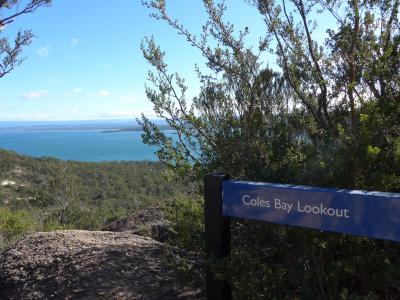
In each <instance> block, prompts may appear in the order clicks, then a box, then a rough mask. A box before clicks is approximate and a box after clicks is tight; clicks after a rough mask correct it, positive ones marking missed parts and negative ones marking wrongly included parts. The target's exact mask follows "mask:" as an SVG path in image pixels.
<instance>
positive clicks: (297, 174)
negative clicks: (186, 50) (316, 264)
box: [141, 0, 400, 191]
mask: <svg viewBox="0 0 400 300" xmlns="http://www.w3.org/2000/svg"><path fill="white" fill-rule="evenodd" d="M247 2H249V3H250V4H252V5H255V6H257V8H258V10H259V11H260V13H261V14H262V16H263V17H264V19H265V23H266V35H265V36H263V37H261V38H260V42H259V45H257V46H258V47H257V48H255V47H254V48H253V47H251V46H248V45H246V42H245V38H246V36H247V34H248V28H247V27H246V28H244V29H243V30H241V31H238V32H235V30H234V26H233V25H232V24H230V23H229V22H225V21H224V20H223V14H224V11H225V9H226V7H225V6H224V4H223V2H222V3H217V4H215V3H214V1H204V7H205V9H206V11H207V13H208V16H209V19H208V21H207V23H206V24H205V26H204V27H203V32H202V34H201V35H200V36H195V35H194V34H192V33H190V32H188V31H187V30H186V29H185V28H184V27H183V26H182V25H181V24H180V23H179V22H178V21H177V20H173V19H172V18H171V17H170V16H169V15H168V14H167V4H166V3H165V2H164V1H162V2H159V1H145V2H144V4H145V5H146V6H147V7H149V8H151V9H153V10H154V13H153V14H152V16H153V17H155V18H156V19H159V20H164V21H166V22H167V23H168V24H169V25H170V26H171V27H172V28H173V29H175V30H176V32H177V33H178V34H180V35H183V36H184V37H185V38H186V39H187V41H188V42H189V43H190V44H191V45H192V46H193V47H195V48H197V49H198V50H199V51H200V53H201V54H202V55H203V56H204V57H205V59H206V61H207V67H208V68H209V70H210V73H209V74H202V73H201V72H200V71H199V69H197V70H196V71H197V74H198V77H199V80H200V82H201V93H200V95H199V96H198V97H196V98H195V99H193V104H191V105H188V104H187V99H186V96H185V92H186V89H187V87H186V86H185V81H184V79H183V78H181V77H180V76H179V75H178V74H173V73H172V74H171V73H169V72H168V68H167V64H166V63H165V61H164V55H165V54H164V53H163V52H162V51H161V49H160V47H158V46H157V45H156V43H155V41H154V39H146V40H145V41H144V43H143V44H142V50H143V53H144V56H145V58H146V59H147V60H148V61H149V63H150V64H151V65H152V66H153V67H154V69H155V72H151V73H150V74H149V79H150V81H151V82H152V83H153V86H154V87H155V88H153V87H147V88H146V92H147V96H148V98H149V99H150V100H151V101H152V102H153V104H154V108H155V112H156V113H157V115H158V116H160V117H162V118H164V119H165V120H166V121H167V123H168V124H169V125H170V126H171V127H172V128H174V129H175V130H176V131H177V136H178V141H177V142H176V143H174V142H173V140H172V139H171V138H169V137H167V136H165V135H164V134H163V132H162V131H161V130H159V129H158V128H157V126H155V125H154V124H152V123H151V122H150V121H149V120H148V119H146V117H145V116H143V118H142V121H141V123H142V125H143V128H144V130H145V133H146V135H145V136H144V140H145V142H147V143H150V144H153V145H158V146H159V149H160V150H159V151H158V155H159V157H160V159H161V160H162V161H163V162H165V163H166V164H168V165H169V166H170V167H172V169H173V170H174V172H175V174H180V175H182V176H180V177H181V178H184V179H189V180H190V179H193V178H197V179H199V178H201V176H202V174H204V172H209V171H217V170H218V171H225V172H228V173H230V174H231V175H232V176H235V177H238V178H241V177H243V178H247V179H263V180H275V181H277V180H279V181H281V182H299V183H303V184H318V185H326V186H337V187H347V188H364V189H372V188H373V189H381V190H392V191H398V190H400V186H399V179H398V176H394V177H395V179H394V180H393V181H392V182H391V183H388V181H387V177H388V176H386V175H388V174H386V175H384V176H381V175H382V174H380V175H378V174H377V172H376V171H377V170H373V169H371V168H370V166H371V164H372V163H376V162H378V161H379V163H381V164H386V166H387V168H388V170H387V171H388V172H389V173H390V174H391V175H389V176H393V174H396V170H399V165H398V164H395V165H394V166H393V165H390V166H389V165H388V164H391V162H392V161H396V162H398V161H399V157H398V154H396V153H398V144H399V143H400V140H399V139H398V137H399V125H398V121H397V120H398V116H399V113H400V108H399V105H400V104H399V101H398V99H399V98H400V75H399V70H400V58H399V41H400V36H399V20H398V9H399V1H397V0H394V1H377V2H361V1H349V2H348V3H347V4H343V3H342V2H340V1H329V2H324V1H312V2H306V3H305V2H304V1H300V0H293V1H288V2H289V3H287V2H285V1H282V2H274V1H261V0H260V1H256V0H254V1H253V0H252V1H247ZM341 3H342V4H341ZM341 5H342V6H343V5H344V6H345V7H341ZM289 7H290V8H291V9H290V10H289ZM318 16H321V17H322V18H328V19H329V18H331V19H332V20H334V21H335V22H337V26H335V27H333V28H330V29H329V30H328V34H327V37H326V40H325V41H323V40H321V39H320V40H316V39H314V38H313V31H314V30H315V29H316V28H317V27H318V24H317V20H314V19H315V18H316V17H318ZM313 21H314V23H313ZM236 33H237V34H236ZM210 39H211V40H213V42H214V43H215V44H216V45H217V46H216V47H214V48H213V47H211V46H210V44H211V43H210ZM274 45H276V47H275V46H274ZM349 45H350V47H349ZM255 49H256V50H255ZM265 52H273V53H274V55H275V57H276V59H277V62H278V65H279V67H280V71H273V70H271V69H270V68H268V65H267V66H265V63H264V62H263V61H261V59H260V57H265V56H263V55H262V53H265ZM270 57H271V56H270ZM378 116H379V117H378ZM378 123H379V124H378ZM371 149H372V150H371ZM373 149H375V150H373ZM378 152H379V153H378ZM374 153H375V154H374ZM243 157H245V158H246V159H243ZM385 162H386V163H385ZM328 165H329V166H331V167H332V170H331V171H327V170H326V169H325V168H326V166H328ZM385 168H386V167H385ZM254 169H257V172H255V171H253V170H254ZM389 169H390V171H389ZM379 172H381V171H380V170H378V173H379ZM385 172H386V171H385ZM188 174H189V176H188ZM397 174H398V173H397ZM190 175H191V176H190ZM321 176H322V177H321Z"/></svg>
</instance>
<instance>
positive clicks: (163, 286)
mask: <svg viewBox="0 0 400 300" xmlns="http://www.w3.org/2000/svg"><path fill="white" fill-rule="evenodd" d="M163 247H165V246H164V245H163V244H162V243H160V242H158V241H156V240H154V239H152V238H149V237H143V236H139V235H135V234H133V233H132V231H123V232H110V231H101V232H99V231H97V232H94V231H80V230H68V231H55V232H47V233H36V234H34V235H32V236H29V237H26V238H25V239H23V240H21V241H19V242H17V243H16V244H14V245H13V246H12V247H11V248H9V249H8V250H6V251H4V252H3V253H2V254H0V299H10V300H11V299H18V300H19V299H199V298H200V296H199V293H198V291H194V290H191V289H190V288H188V287H184V286H182V285H180V284H179V283H178V282H177V280H176V279H175V278H174V276H173V274H172V272H171V271H170V270H169V269H168V267H166V265H165V264H164V263H163V256H162V255H161V252H162V249H163Z"/></svg>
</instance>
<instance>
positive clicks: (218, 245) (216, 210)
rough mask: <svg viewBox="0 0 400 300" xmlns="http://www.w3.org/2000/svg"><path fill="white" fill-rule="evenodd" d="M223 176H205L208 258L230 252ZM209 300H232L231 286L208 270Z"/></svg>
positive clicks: (227, 254) (228, 220)
mask: <svg viewBox="0 0 400 300" xmlns="http://www.w3.org/2000/svg"><path fill="white" fill-rule="evenodd" d="M226 179H228V177H227V176H225V175H222V174H207V175H205V176H204V221H205V223H204V224H205V236H206V253H207V257H212V258H223V257H227V256H229V252H230V249H229V248H230V245H229V243H230V218H229V217H227V216H224V215H223V214H222V182H223V181H224V180H226ZM206 292H207V299H221V300H230V299H231V289H230V286H229V285H228V284H227V283H226V282H225V281H222V280H218V279H216V278H215V275H214V274H213V272H211V271H210V270H209V269H208V268H207V270H206Z"/></svg>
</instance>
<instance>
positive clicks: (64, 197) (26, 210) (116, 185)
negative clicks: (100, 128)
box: [0, 150, 188, 239]
mask: <svg viewBox="0 0 400 300" xmlns="http://www.w3.org/2000/svg"><path fill="white" fill-rule="evenodd" d="M163 171H164V167H163V166H162V165H161V164H160V163H152V162H104V163H84V162H74V161H67V162H66V161H60V160H56V159H49V158H31V157H27V156H21V155H17V154H15V153H13V152H9V151H4V150H0V182H3V181H6V180H8V181H11V182H14V184H13V185H10V186H0V209H5V211H7V212H10V214H11V215H12V216H13V218H14V217H15V218H16V219H17V220H19V217H20V216H22V215H20V214H24V215H30V216H32V218H33V219H34V220H35V222H34V223H35V224H33V223H32V224H31V223H29V222H28V223H26V225H27V226H28V225H29V224H31V225H32V228H31V229H32V230H33V231H34V230H46V231H49V230H55V229H72V228H74V229H86V230H101V229H102V227H103V226H104V225H105V224H106V223H108V222H111V221H114V220H117V219H120V218H122V217H125V216H127V215H128V214H130V213H132V212H134V211H136V210H137V209H141V208H143V207H145V206H147V205H150V204H152V203H163V202H165V201H166V200H168V199H170V198H173V197H176V196H177V195H180V194H182V193H185V192H186V191H187V190H188V187H184V186H182V185H181V184H178V183H174V182H169V181H167V180H165V179H164V178H163V176H161V175H162V173H163ZM27 220H30V218H27ZM16 224H19V223H16ZM18 226H19V225H18ZM21 226H22V225H21ZM24 226H25V225H24ZM28 227H29V226H28ZM24 228H25V227H24ZM2 234H3V233H0V235H2ZM8 236H9V237H17V236H20V232H18V231H10V233H9V234H7V239H8Z"/></svg>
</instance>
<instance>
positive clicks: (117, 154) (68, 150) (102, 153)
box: [0, 130, 172, 162]
mask: <svg viewBox="0 0 400 300" xmlns="http://www.w3.org/2000/svg"><path fill="white" fill-rule="evenodd" d="M170 134H172V133H170ZM140 135H141V132H140V131H124V132H113V133H102V132H101V130H48V131H46V130H38V131H34V130H32V131H22V130H0V148H2V149H7V150H12V151H16V152H18V153H20V154H26V155H30V156H34V157H43V156H47V157H54V158H59V159H62V160H79V161H91V162H98V161H121V160H152V161H154V160H157V157H156V155H155V154H154V152H155V151H156V150H157V149H156V148H155V147H151V146H148V145H145V144H143V143H142V139H141V136H140Z"/></svg>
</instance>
